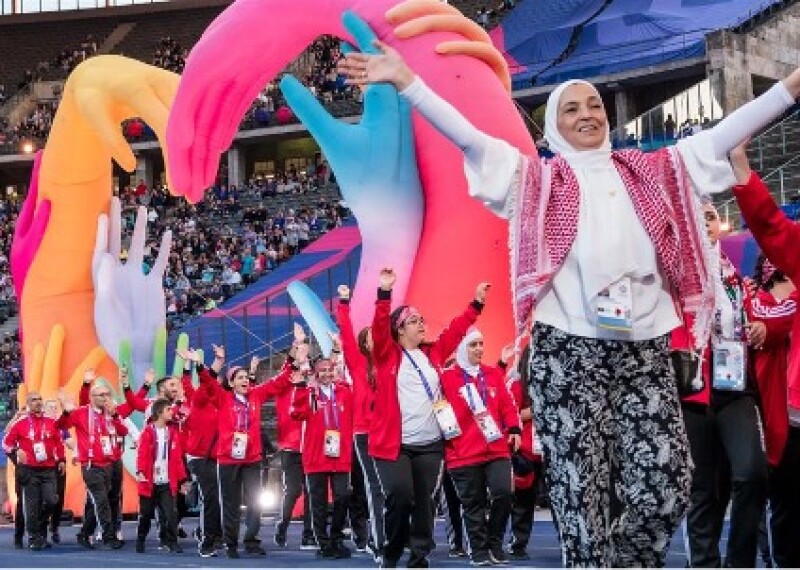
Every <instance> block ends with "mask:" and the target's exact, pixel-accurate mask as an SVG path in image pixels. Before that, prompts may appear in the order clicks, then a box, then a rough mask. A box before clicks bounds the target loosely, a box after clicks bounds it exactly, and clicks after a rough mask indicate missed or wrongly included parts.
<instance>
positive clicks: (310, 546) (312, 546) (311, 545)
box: [300, 537, 317, 550]
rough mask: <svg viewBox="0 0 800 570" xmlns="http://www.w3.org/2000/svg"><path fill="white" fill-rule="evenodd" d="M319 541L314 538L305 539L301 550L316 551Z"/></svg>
mask: <svg viewBox="0 0 800 570" xmlns="http://www.w3.org/2000/svg"><path fill="white" fill-rule="evenodd" d="M316 549H317V541H316V540H314V539H313V538H308V537H305V538H303V539H302V540H301V541H300V550H316Z"/></svg>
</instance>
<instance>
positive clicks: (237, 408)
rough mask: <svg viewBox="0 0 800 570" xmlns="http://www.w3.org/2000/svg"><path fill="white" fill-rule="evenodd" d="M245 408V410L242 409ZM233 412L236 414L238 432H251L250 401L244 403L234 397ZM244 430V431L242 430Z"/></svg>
mask: <svg viewBox="0 0 800 570" xmlns="http://www.w3.org/2000/svg"><path fill="white" fill-rule="evenodd" d="M242 408H244V409H242ZM233 411H234V412H235V413H236V431H244V432H249V431H250V403H249V401H248V400H245V401H244V402H242V401H241V400H240V399H239V398H237V397H236V394H234V395H233ZM242 428H244V429H242Z"/></svg>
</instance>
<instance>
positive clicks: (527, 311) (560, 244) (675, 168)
mask: <svg viewBox="0 0 800 570" xmlns="http://www.w3.org/2000/svg"><path fill="white" fill-rule="evenodd" d="M611 157H612V161H613V163H614V166H615V167H616V169H617V171H618V172H619V174H620V177H621V178H622V181H623V182H624V184H625V187H626V188H627V190H628V193H629V195H630V197H631V200H632V202H633V206H634V210H635V211H636V214H637V216H638V217H639V220H640V221H641V223H642V225H643V226H644V228H645V231H646V232H647V234H648V235H649V236H650V239H651V240H652V242H653V245H654V247H655V249H656V254H657V256H658V259H659V262H660V264H661V268H662V270H663V272H664V274H665V275H666V277H667V279H668V281H669V283H670V285H671V287H672V289H673V291H674V294H675V295H676V297H677V298H676V301H677V302H679V304H680V307H681V309H682V310H683V312H684V313H691V314H692V315H694V316H695V320H694V326H693V331H692V332H693V334H694V338H695V342H696V344H697V347H698V348H702V346H704V345H705V343H706V342H707V339H708V335H709V333H710V327H711V321H712V317H713V311H714V285H713V281H712V275H711V274H710V273H709V264H708V255H709V251H708V245H707V238H706V237H705V229H704V225H703V223H702V220H701V215H700V212H699V208H698V207H697V206H696V204H695V198H694V195H693V191H692V188H691V185H690V183H689V179H688V175H687V172H686V169H685V167H684V165H683V162H682V160H681V158H680V155H679V154H678V153H677V152H674V151H672V150H671V149H668V148H664V149H661V150H659V151H655V152H651V153H643V152H641V151H639V150H622V151H616V152H613V153H612V154H611ZM519 176H520V177H521V180H520V181H519V184H518V185H517V188H518V189H517V195H516V196H515V197H514V198H513V199H514V203H513V204H512V208H513V210H514V215H513V218H512V220H511V223H510V225H509V242H510V243H509V246H510V249H511V272H512V283H511V286H512V290H513V292H514V313H515V320H516V325H517V334H521V333H522V332H523V331H525V330H526V329H527V328H528V327H529V326H530V322H531V320H532V317H533V311H534V308H535V306H536V302H537V299H538V298H539V295H540V294H541V292H542V290H543V288H544V287H545V286H546V285H547V284H548V283H549V282H550V280H551V279H552V278H553V277H554V276H555V274H556V272H557V271H558V269H559V268H560V267H561V265H562V264H563V263H564V260H565V259H566V257H567V254H568V253H569V251H570V249H571V248H572V244H573V243H574V241H575V237H576V236H577V233H578V215H579V208H580V188H579V185H578V179H577V178H576V176H575V173H574V171H573V170H572V168H571V167H570V166H569V164H568V163H567V161H566V160H565V159H564V158H563V157H561V156H560V155H557V156H556V157H555V158H554V159H552V160H550V161H541V160H540V159H538V158H536V159H531V158H529V157H526V156H523V158H522V162H521V164H520V169H519Z"/></svg>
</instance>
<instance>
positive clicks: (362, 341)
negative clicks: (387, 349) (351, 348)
mask: <svg viewBox="0 0 800 570" xmlns="http://www.w3.org/2000/svg"><path fill="white" fill-rule="evenodd" d="M370 330H372V329H371V328H370V327H364V328H363V329H361V330H360V331H359V333H358V351H359V352H360V353H361V354H363V355H364V358H366V359H367V380H368V381H369V385H370V387H371V388H372V389H373V390H374V389H375V365H374V364H373V362H372V351H371V350H370V349H369V347H368V346H367V337H368V336H369V331H370Z"/></svg>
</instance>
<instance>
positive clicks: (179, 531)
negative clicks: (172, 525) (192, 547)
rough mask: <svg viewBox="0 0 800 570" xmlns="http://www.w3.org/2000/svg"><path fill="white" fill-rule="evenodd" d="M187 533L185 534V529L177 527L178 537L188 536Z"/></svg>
mask: <svg viewBox="0 0 800 570" xmlns="http://www.w3.org/2000/svg"><path fill="white" fill-rule="evenodd" d="M188 536H189V535H187V534H186V531H185V530H183V527H182V526H179V527H178V538H188Z"/></svg>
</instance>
